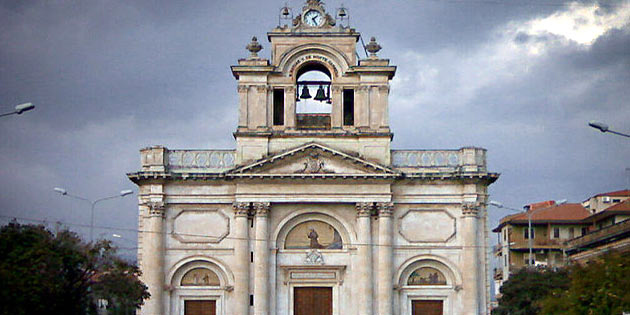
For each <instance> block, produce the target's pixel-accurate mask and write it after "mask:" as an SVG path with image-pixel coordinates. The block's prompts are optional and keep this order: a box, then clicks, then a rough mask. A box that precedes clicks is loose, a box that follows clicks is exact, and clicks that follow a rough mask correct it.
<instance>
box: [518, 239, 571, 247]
mask: <svg viewBox="0 0 630 315" xmlns="http://www.w3.org/2000/svg"><path fill="white" fill-rule="evenodd" d="M563 247H564V242H563V240H561V239H540V238H534V241H533V242H532V248H533V249H562V248H563ZM528 249H529V241H528V240H527V239H520V240H513V241H512V242H511V243H510V250H528Z"/></svg>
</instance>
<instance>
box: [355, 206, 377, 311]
mask: <svg viewBox="0 0 630 315" xmlns="http://www.w3.org/2000/svg"><path fill="white" fill-rule="evenodd" d="M372 207H373V206H372V203H371V202H359V203H357V204H356V208H357V215H358V217H357V241H358V244H357V253H358V256H359V263H358V264H357V265H356V266H357V268H356V271H357V276H358V278H357V280H358V281H357V283H356V285H357V287H358V288H359V289H358V296H357V304H356V306H357V308H358V310H359V311H358V313H357V314H361V315H371V314H372V307H373V306H372V234H371V230H372V228H371V216H372Z"/></svg>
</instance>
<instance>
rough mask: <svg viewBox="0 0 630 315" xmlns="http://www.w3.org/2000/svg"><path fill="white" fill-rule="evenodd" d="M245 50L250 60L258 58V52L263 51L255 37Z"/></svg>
mask: <svg viewBox="0 0 630 315" xmlns="http://www.w3.org/2000/svg"><path fill="white" fill-rule="evenodd" d="M245 49H247V50H249V52H250V53H251V55H250V56H249V57H250V58H252V59H255V58H258V52H259V51H261V50H262V49H263V47H262V45H260V43H258V38H256V36H254V37H252V41H251V42H250V43H249V44H247V46H245Z"/></svg>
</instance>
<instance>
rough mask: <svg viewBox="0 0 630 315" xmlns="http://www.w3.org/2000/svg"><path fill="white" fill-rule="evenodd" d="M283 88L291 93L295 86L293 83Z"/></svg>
mask: <svg viewBox="0 0 630 315" xmlns="http://www.w3.org/2000/svg"><path fill="white" fill-rule="evenodd" d="M284 90H285V91H287V93H293V92H295V86H293V85H289V86H286V87H285V88H284Z"/></svg>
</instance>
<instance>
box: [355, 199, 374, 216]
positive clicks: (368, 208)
mask: <svg viewBox="0 0 630 315" xmlns="http://www.w3.org/2000/svg"><path fill="white" fill-rule="evenodd" d="M355 207H356V209H357V214H358V215H359V216H360V217H369V216H371V215H372V210H373V209H374V203H373V202H357V203H356V205H355Z"/></svg>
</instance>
